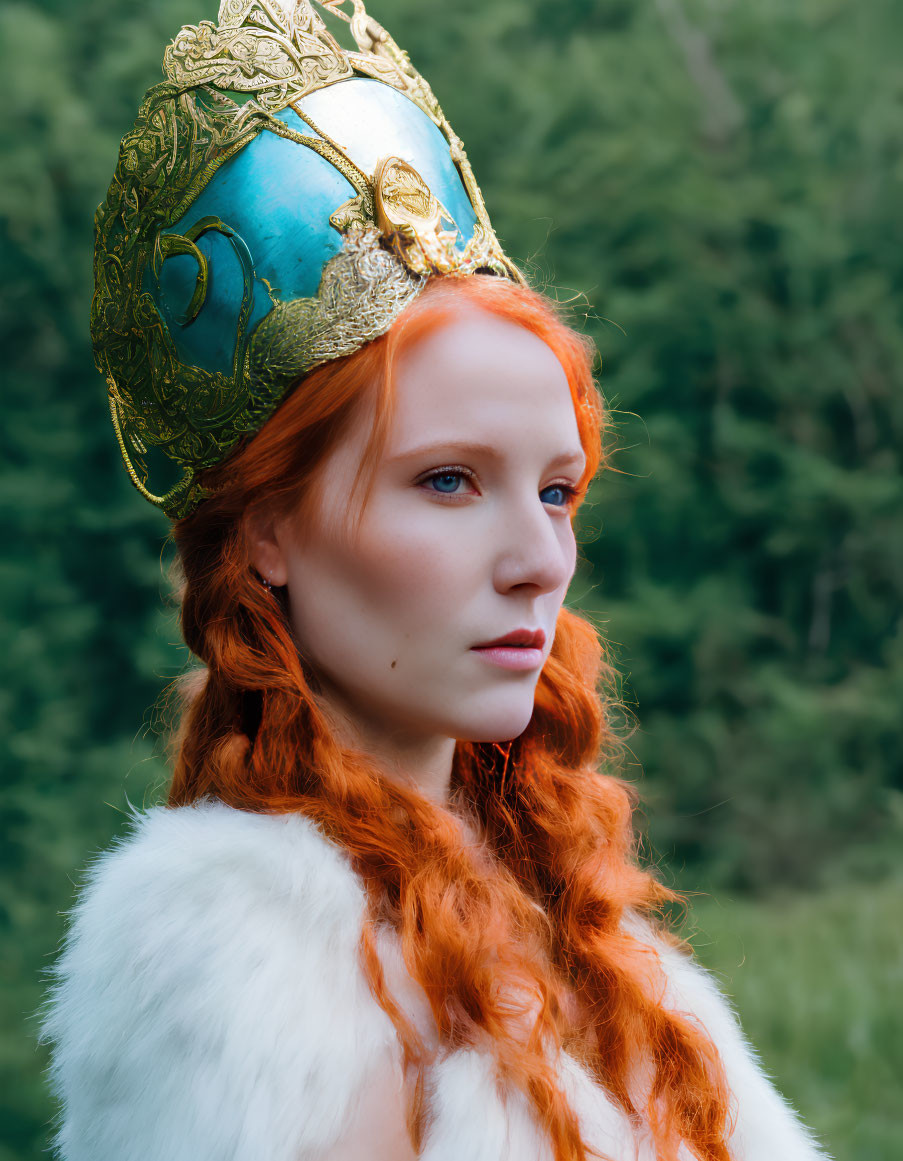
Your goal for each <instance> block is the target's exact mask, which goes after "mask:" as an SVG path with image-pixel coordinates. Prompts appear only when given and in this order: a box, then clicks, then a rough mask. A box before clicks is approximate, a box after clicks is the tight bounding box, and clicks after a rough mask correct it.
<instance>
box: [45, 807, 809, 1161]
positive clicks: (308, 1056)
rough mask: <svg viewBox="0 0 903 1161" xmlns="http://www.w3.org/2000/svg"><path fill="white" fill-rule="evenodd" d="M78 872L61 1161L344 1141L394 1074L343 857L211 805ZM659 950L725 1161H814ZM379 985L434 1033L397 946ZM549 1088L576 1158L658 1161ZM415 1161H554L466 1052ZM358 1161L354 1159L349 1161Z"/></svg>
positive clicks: (776, 1100) (56, 1022)
mask: <svg viewBox="0 0 903 1161" xmlns="http://www.w3.org/2000/svg"><path fill="white" fill-rule="evenodd" d="M131 824H132V825H131V829H130V831H129V833H127V834H126V835H125V836H124V837H123V838H122V839H120V840H119V841H118V842H117V843H116V844H115V845H114V846H112V847H111V848H110V849H109V850H108V851H106V852H103V853H102V854H100V855H99V856H98V857H97V858H96V859H95V861H94V862H93V864H92V865H91V866H90V867H89V869H88V871H87V874H86V882H85V884H84V886H83V888H82V889H81V891H80V893H79V897H78V901H77V903H76V905H75V907H74V909H73V913H72V921H71V924H70V928H69V932H68V935H67V938H66V942H65V946H64V949H63V953H62V955H61V956H60V958H59V960H58V962H57V964H56V965H55V967H54V968H53V969H52V986H51V989H50V991H49V993H48V998H47V1001H46V1003H45V1006H44V1011H43V1013H42V1033H41V1037H42V1040H44V1041H49V1042H52V1043H53V1054H52V1060H51V1070H50V1079H51V1084H52V1086H53V1088H54V1090H55V1092H56V1095H57V1096H58V1098H59V1100H60V1102H61V1114H60V1119H59V1123H58V1126H57V1131H56V1134H55V1137H54V1145H55V1148H56V1151H57V1157H58V1158H59V1159H60V1161H123V1159H124V1158H128V1157H134V1158H140V1159H141V1161H308V1159H309V1161H314V1159H317V1158H322V1157H326V1156H327V1154H328V1152H329V1150H330V1149H331V1147H332V1146H334V1145H335V1144H336V1143H337V1142H340V1141H341V1138H342V1135H343V1127H344V1126H346V1125H347V1124H348V1123H349V1121H350V1120H351V1119H352V1118H353V1114H354V1111H355V1108H356V1105H357V1102H358V1101H359V1099H360V1094H361V1093H362V1092H364V1091H365V1090H366V1086H367V1084H368V1080H369V1078H371V1077H372V1076H374V1075H376V1070H380V1069H382V1070H385V1069H386V1068H389V1069H394V1070H397V1073H398V1076H399V1078H400V1069H401V1065H400V1054H399V1051H398V1045H397V1039H396V1036H395V1032H394V1028H393V1026H392V1024H391V1022H390V1021H389V1019H388V1017H387V1016H386V1015H385V1013H384V1012H383V1011H382V1009H381V1008H380V1007H379V1006H378V1004H377V1003H376V1002H375V1000H374V999H373V997H372V995H371V993H370V990H369V988H368V986H367V983H366V981H365V979H364V977H363V974H362V972H361V970H360V968H359V966H358V958H357V942H358V936H359V933H360V925H361V922H362V919H363V916H364V907H365V899H364V892H363V888H362V885H361V883H360V881H359V880H358V878H357V876H356V875H355V873H354V871H353V870H352V868H351V866H350V863H349V861H348V859H347V857H346V856H345V854H344V852H343V851H342V850H341V849H340V848H338V847H337V846H336V845H335V844H333V843H332V842H330V841H329V840H327V839H326V838H325V837H324V836H323V835H322V833H321V832H320V831H319V830H318V829H317V827H316V826H315V825H314V824H313V823H312V822H311V821H310V820H308V819H306V818H304V817H303V816H301V815H297V814H292V815H279V816H272V815H256V814H249V813H245V812H242V811H237V810H233V809H231V808H229V807H226V806H223V805H222V804H220V803H216V802H211V801H205V802H201V803H198V804H196V805H193V806H189V807H180V808H178V809H168V808H164V807H155V808H152V809H150V810H148V811H146V812H143V813H142V812H137V811H136V812H135V813H134V815H133V817H132V819H131ZM644 930H646V934H647V935H648V938H649V939H650V940H652V941H655V942H656V947H657V950H658V953H659V955H660V956H661V957H662V961H663V963H664V966H665V969H666V973H667V977H668V981H669V982H668V993H667V995H666V1003H667V1004H668V1005H669V1006H673V1007H674V1008H679V1009H681V1010H683V1011H686V1012H689V1013H691V1014H693V1015H694V1016H695V1018H696V1019H698V1020H700V1021H701V1022H702V1024H703V1025H704V1026H705V1027H706V1029H707V1030H708V1032H709V1034H710V1035H711V1036H712V1038H713V1039H714V1040H715V1042H716V1044H717V1045H718V1047H719V1049H720V1051H721V1053H722V1056H723V1059H724V1061H725V1067H726V1069H727V1073H728V1079H729V1082H730V1085H731V1089H732V1092H733V1095H734V1098H735V1101H736V1107H737V1119H736V1129H735V1132H734V1136H733V1138H732V1142H731V1143H732V1147H733V1150H734V1153H735V1156H736V1158H737V1159H738V1161H774V1158H781V1161H815V1159H816V1158H819V1157H824V1154H823V1153H821V1152H819V1150H818V1149H817V1147H816V1146H815V1145H814V1144H813V1143H812V1140H811V1138H810V1136H809V1134H808V1133H807V1132H806V1130H805V1129H804V1128H803V1127H802V1126H801V1125H800V1123H799V1121H798V1120H797V1118H796V1116H795V1114H794V1113H793V1112H792V1111H791V1110H790V1108H789V1107H788V1106H787V1105H786V1104H785V1102H784V1101H783V1100H782V1098H781V1097H780V1096H779V1095H778V1093H777V1092H776V1090H775V1089H774V1088H773V1086H772V1085H771V1083H770V1082H769V1080H768V1078H767V1077H766V1075H765V1074H764V1072H763V1071H762V1068H761V1065H760V1064H759V1062H758V1061H757V1060H756V1058H755V1056H754V1055H753V1053H752V1052H751V1050H750V1049H749V1046H748V1045H747V1044H746V1042H745V1040H744V1039H743V1036H742V1033H741V1032H740V1029H739V1026H738V1025H737V1022H736V1019H735V1017H734V1015H733V1013H732V1012H731V1010H730V1008H729V1006H728V1005H727V1003H726V1001H725V1000H724V998H723V997H722V996H721V994H720V993H719V991H718V989H717V988H716V987H715V985H714V983H713V981H712V979H711V978H710V977H709V976H708V975H707V974H706V973H705V972H704V971H703V970H702V969H701V968H700V967H699V966H698V965H696V964H695V963H693V962H692V961H691V960H690V959H688V958H687V957H686V956H684V955H683V954H682V953H681V952H678V951H676V950H674V949H673V948H670V947H667V946H665V945H664V944H662V943H661V942H659V941H657V939H656V937H655V936H653V935H652V933H651V932H649V931H648V929H644ZM379 951H380V955H381V957H382V959H383V962H384V964H385V967H386V973H387V982H388V983H389V985H390V987H391V988H392V991H393V993H394V995H395V996H396V997H397V998H398V999H399V1001H400V1002H401V1003H402V1004H403V1005H404V1007H405V1009H406V1010H407V1012H408V1013H409V1014H410V1016H411V1018H412V1019H414V1020H415V1022H416V1023H417V1025H418V1027H419V1028H420V1029H421V1031H422V1032H424V1034H425V1035H429V1034H430V1021H431V1017H430V1016H429V1012H428V1008H427V1006H426V1004H425V1000H424V997H423V996H422V994H420V993H419V989H418V987H417V985H416V984H415V983H414V981H413V980H411V978H410V976H409V975H408V974H407V972H406V970H405V968H404V965H403V963H402V960H401V956H400V952H399V950H398V948H397V946H396V945H395V942H394V938H393V937H390V936H389V935H388V934H386V935H385V936H384V937H383V938H382V941H381V944H380V947H379ZM561 1080H562V1084H563V1086H564V1088H565V1091H566V1092H567V1093H568V1095H569V1098H570V1100H571V1101H572V1105H573V1107H574V1109H575V1111H576V1112H577V1114H578V1116H579V1117H580V1119H581V1125H582V1128H583V1132H584V1139H585V1140H586V1141H587V1142H588V1143H590V1144H591V1145H592V1146H593V1147H594V1148H596V1149H597V1150H599V1152H600V1153H602V1154H603V1155H604V1156H606V1157H608V1158H610V1159H611V1161H652V1158H653V1156H654V1153H653V1151H652V1149H651V1146H650V1144H649V1142H648V1140H646V1139H645V1138H644V1137H643V1136H642V1135H641V1134H638V1133H637V1132H636V1131H635V1130H634V1128H633V1127H632V1126H631V1124H630V1123H629V1121H628V1120H627V1118H626V1117H625V1116H624V1114H623V1113H622V1112H621V1111H620V1110H619V1109H618V1108H616V1107H615V1105H614V1104H613V1103H612V1101H611V1100H610V1099H609V1098H608V1096H607V1095H606V1094H605V1093H604V1092H603V1091H602V1090H601V1089H600V1088H599V1087H598V1086H597V1085H596V1084H595V1083H594V1082H593V1081H592V1080H591V1079H590V1077H589V1076H588V1075H587V1074H586V1073H585V1072H584V1071H583V1069H582V1068H581V1067H580V1066H579V1065H578V1064H577V1063H576V1062H575V1061H574V1060H572V1059H570V1058H568V1057H566V1056H565V1057H564V1058H563V1060H562V1062H561ZM430 1083H431V1104H432V1109H433V1113H434V1118H433V1122H432V1125H431V1128H430V1130H429V1135H428V1138H427V1141H426V1144H425V1148H424V1151H423V1153H422V1154H421V1156H422V1157H423V1159H424V1161H551V1151H550V1147H549V1143H548V1141H547V1139H546V1138H545V1135H544V1134H543V1133H541V1132H540V1131H539V1129H538V1128H537V1126H536V1124H535V1122H534V1121H533V1119H532V1116H531V1114H530V1112H529V1110H528V1108H527V1106H526V1102H525V1101H524V1100H523V1099H522V1098H521V1097H520V1096H519V1095H511V1094H508V1095H504V1094H500V1093H499V1092H498V1091H497V1087H496V1084H495V1083H494V1080H493V1076H492V1069H491V1064H490V1061H489V1059H488V1058H487V1057H485V1056H482V1055H481V1054H480V1053H478V1052H476V1051H474V1050H468V1051H463V1050H462V1051H456V1052H452V1053H450V1054H446V1055H444V1056H442V1055H441V1054H440V1056H439V1058H438V1062H437V1064H436V1065H435V1066H434V1068H433V1070H432V1077H431V1082H430ZM362 1161H363V1159H362Z"/></svg>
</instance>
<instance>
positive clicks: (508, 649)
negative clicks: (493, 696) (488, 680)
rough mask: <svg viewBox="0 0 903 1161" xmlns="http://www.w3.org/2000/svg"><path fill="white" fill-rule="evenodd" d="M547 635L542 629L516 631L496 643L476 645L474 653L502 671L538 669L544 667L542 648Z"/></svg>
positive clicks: (497, 639)
mask: <svg viewBox="0 0 903 1161" xmlns="http://www.w3.org/2000/svg"><path fill="white" fill-rule="evenodd" d="M545 643H546V635H545V633H544V632H543V631H542V629H515V630H514V632H513V633H506V634H505V636H504V637H497V638H496V640H495V641H487V642H485V643H484V644H483V645H474V646H473V647H472V652H474V653H479V655H480V656H481V657H482V658H484V660H486V661H488V662H490V663H491V664H492V665H498V666H500V667H501V668H502V669H518V670H525V669H538V668H539V667H540V666H541V665H542V648H543V646H544V645H545Z"/></svg>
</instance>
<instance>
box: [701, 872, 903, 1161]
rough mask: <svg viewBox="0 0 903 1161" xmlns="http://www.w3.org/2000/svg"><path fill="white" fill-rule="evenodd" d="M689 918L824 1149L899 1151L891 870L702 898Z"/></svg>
mask: <svg viewBox="0 0 903 1161" xmlns="http://www.w3.org/2000/svg"><path fill="white" fill-rule="evenodd" d="M692 917H693V923H694V925H695V928H696V931H695V934H694V936H693V940H692V942H693V945H694V948H695V950H696V953H697V955H698V956H699V958H700V959H701V960H702V961H703V963H705V964H706V966H707V967H709V968H711V969H712V970H713V971H714V972H715V973H716V975H717V977H718V979H719V983H720V985H721V987H722V989H723V990H724V991H725V992H726V993H727V995H728V996H730V997H731V998H732V999H733V1001H734V1003H735V1004H736V1007H737V1010H738V1011H739V1013H740V1016H741V1019H742V1021H743V1026H744V1028H745V1030H746V1032H747V1034H748V1036H749V1037H750V1039H751V1040H752V1042H753V1044H754V1045H755V1046H756V1048H757V1050H758V1052H759V1054H760V1055H761V1057H762V1059H763V1061H764V1064H765V1067H766V1069H767V1070H768V1072H769V1073H770V1074H771V1075H772V1076H775V1077H777V1078H778V1087H779V1088H780V1089H781V1091H782V1092H783V1093H784V1095H785V1096H786V1097H787V1099H788V1100H789V1101H790V1102H791V1104H793V1105H794V1106H795V1107H796V1108H797V1109H801V1110H803V1112H804V1115H805V1118H806V1119H807V1121H808V1122H809V1123H810V1124H811V1125H812V1126H813V1128H815V1129H816V1131H817V1132H818V1133H819V1135H820V1136H821V1138H822V1140H823V1141H824V1143H825V1145H826V1146H827V1148H828V1151H829V1153H830V1154H831V1156H833V1157H836V1158H838V1161H845V1159H846V1158H850V1159H852V1158H855V1159H856V1161H889V1159H890V1158H892V1157H897V1156H899V1151H900V1141H901V1135H903V1117H901V1114H900V1076H901V1075H903V1012H901V1009H900V1004H899V996H900V987H901V985H903V958H901V956H900V940H899V932H900V930H901V926H903V890H901V882H900V880H899V878H895V879H890V880H888V881H886V882H884V883H882V884H881V885H880V886H877V887H874V888H872V889H870V890H868V891H863V890H862V889H861V888H860V887H854V886H849V885H842V886H838V887H833V888H831V889H829V890H827V891H825V892H823V893H821V894H820V895H819V896H817V897H813V896H812V895H811V894H805V895H796V896H785V897H782V898H777V899H772V900H771V901H770V902H769V903H767V904H763V903H760V902H749V901H745V900H739V899H735V900H730V901H728V900H725V899H722V900H720V901H719V902H717V903H716V902H715V901H714V900H713V899H704V898H699V899H696V900H695V901H694V902H693V909H692ZM776 948H779V949H780V954H777V955H776V954H775V949H776Z"/></svg>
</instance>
